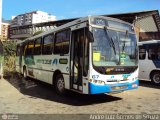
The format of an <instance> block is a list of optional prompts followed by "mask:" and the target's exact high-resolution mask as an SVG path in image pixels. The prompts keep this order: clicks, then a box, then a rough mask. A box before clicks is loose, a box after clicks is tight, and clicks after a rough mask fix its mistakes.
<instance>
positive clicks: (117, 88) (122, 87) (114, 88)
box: [111, 86, 127, 90]
mask: <svg viewBox="0 0 160 120" xmlns="http://www.w3.org/2000/svg"><path fill="white" fill-rule="evenodd" d="M124 88H127V86H114V87H112V88H111V89H112V90H121V89H124Z"/></svg>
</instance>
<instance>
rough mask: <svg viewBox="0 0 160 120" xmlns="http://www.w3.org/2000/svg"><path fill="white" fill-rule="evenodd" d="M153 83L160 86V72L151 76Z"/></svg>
mask: <svg viewBox="0 0 160 120" xmlns="http://www.w3.org/2000/svg"><path fill="white" fill-rule="evenodd" d="M151 81H152V83H154V84H156V85H159V84H160V72H158V71H156V72H153V73H152V74H151Z"/></svg>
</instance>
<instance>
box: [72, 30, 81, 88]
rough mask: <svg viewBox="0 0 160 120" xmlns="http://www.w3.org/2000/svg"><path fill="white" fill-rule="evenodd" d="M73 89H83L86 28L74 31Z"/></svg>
mask: <svg viewBox="0 0 160 120" xmlns="http://www.w3.org/2000/svg"><path fill="white" fill-rule="evenodd" d="M71 41H72V42H71V47H72V48H71V67H70V68H71V73H70V74H71V77H70V79H71V89H75V90H78V91H82V83H83V82H82V80H83V41H84V29H79V30H75V31H72V40H71Z"/></svg>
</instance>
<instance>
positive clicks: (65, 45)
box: [54, 29, 71, 54]
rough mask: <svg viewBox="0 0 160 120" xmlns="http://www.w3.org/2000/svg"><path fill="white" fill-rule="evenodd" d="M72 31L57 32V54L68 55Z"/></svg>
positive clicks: (55, 49)
mask: <svg viewBox="0 0 160 120" xmlns="http://www.w3.org/2000/svg"><path fill="white" fill-rule="evenodd" d="M70 34H71V31H70V29H67V30H63V31H60V32H57V33H56V35H55V46H54V53H55V54H67V53H68V52H69V41H70Z"/></svg>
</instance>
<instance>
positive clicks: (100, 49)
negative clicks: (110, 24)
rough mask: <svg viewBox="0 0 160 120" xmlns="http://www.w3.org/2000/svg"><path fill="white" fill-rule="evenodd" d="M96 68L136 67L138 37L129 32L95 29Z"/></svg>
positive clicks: (94, 55) (93, 49) (94, 53)
mask: <svg viewBox="0 0 160 120" xmlns="http://www.w3.org/2000/svg"><path fill="white" fill-rule="evenodd" d="M93 36H94V42H93V47H92V51H93V57H92V58H93V65H94V66H97V67H98V66H136V65H137V62H136V61H137V60H136V59H137V57H136V36H135V34H131V33H128V32H119V31H115V30H109V29H102V28H101V29H100V28H93Z"/></svg>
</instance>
